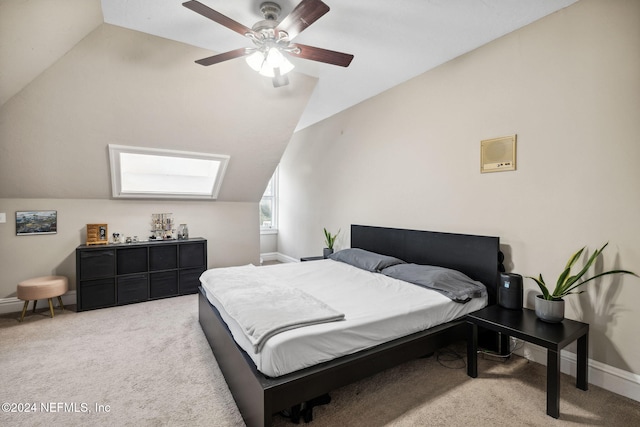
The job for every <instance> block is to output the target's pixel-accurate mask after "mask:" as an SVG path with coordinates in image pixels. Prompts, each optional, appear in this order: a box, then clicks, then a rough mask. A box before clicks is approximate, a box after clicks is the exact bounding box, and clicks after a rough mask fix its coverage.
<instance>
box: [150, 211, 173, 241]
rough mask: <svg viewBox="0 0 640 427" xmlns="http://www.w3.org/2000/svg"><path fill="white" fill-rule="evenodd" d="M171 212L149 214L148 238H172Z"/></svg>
mask: <svg viewBox="0 0 640 427" xmlns="http://www.w3.org/2000/svg"><path fill="white" fill-rule="evenodd" d="M174 231H175V230H174V228H173V214H171V213H160V214H151V233H153V234H152V235H151V236H150V237H149V239H150V240H171V239H173V232H174Z"/></svg>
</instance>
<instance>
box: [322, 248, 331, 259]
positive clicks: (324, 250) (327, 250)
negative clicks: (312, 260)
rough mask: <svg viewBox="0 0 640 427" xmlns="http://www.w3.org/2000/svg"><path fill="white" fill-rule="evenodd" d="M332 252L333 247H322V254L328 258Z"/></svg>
mask: <svg viewBox="0 0 640 427" xmlns="http://www.w3.org/2000/svg"><path fill="white" fill-rule="evenodd" d="M332 253H333V249H329V248H324V249H322V256H323V257H324V258H328V257H329V255H331V254H332Z"/></svg>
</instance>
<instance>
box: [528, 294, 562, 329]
mask: <svg viewBox="0 0 640 427" xmlns="http://www.w3.org/2000/svg"><path fill="white" fill-rule="evenodd" d="M535 306H536V316H538V319H540V320H543V321H545V322H548V323H560V322H562V319H564V300H562V299H559V300H547V299H544V297H543V296H542V295H536V300H535Z"/></svg>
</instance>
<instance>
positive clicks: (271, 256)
mask: <svg viewBox="0 0 640 427" xmlns="http://www.w3.org/2000/svg"><path fill="white" fill-rule="evenodd" d="M260 261H262V262H264V261H278V262H300V260H299V259H297V258H292V257H290V256H287V255H285V254H281V253H280V252H267V253H264V254H260Z"/></svg>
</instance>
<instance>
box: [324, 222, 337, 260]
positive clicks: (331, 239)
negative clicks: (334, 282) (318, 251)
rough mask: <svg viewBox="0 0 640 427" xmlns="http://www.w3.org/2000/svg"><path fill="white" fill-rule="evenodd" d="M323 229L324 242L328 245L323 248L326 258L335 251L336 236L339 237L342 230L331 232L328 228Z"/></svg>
mask: <svg viewBox="0 0 640 427" xmlns="http://www.w3.org/2000/svg"><path fill="white" fill-rule="evenodd" d="M323 231H324V242H325V244H326V245H327V247H326V248H324V249H322V256H324V257H325V258H326V257H328V256H329V255H331V254H332V253H333V245H334V243H335V242H336V238H337V237H338V234H340V230H338V232H337V233H336V234H331V233H330V232H328V231H327V229H326V228H323Z"/></svg>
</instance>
